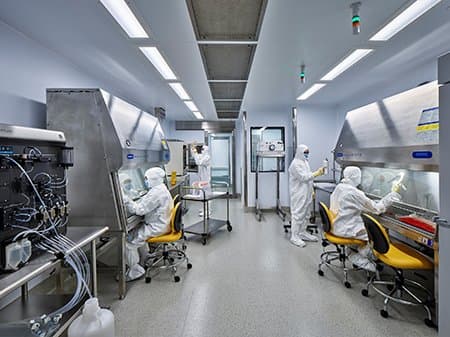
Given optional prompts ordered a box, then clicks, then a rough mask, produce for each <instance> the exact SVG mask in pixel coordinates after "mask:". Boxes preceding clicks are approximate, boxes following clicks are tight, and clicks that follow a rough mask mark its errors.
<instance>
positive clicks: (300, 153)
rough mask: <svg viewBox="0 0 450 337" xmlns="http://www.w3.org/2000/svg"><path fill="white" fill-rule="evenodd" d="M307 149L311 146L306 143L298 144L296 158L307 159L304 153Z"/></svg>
mask: <svg viewBox="0 0 450 337" xmlns="http://www.w3.org/2000/svg"><path fill="white" fill-rule="evenodd" d="M306 150H309V148H308V146H306V145H305V144H301V145H299V146H297V151H296V152H295V159H301V160H305V156H304V153H305V151H306Z"/></svg>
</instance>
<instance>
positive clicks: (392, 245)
mask: <svg viewBox="0 0 450 337" xmlns="http://www.w3.org/2000/svg"><path fill="white" fill-rule="evenodd" d="M363 220H364V224H365V226H366V229H367V233H368V235H369V242H370V244H371V246H372V250H373V253H374V255H375V257H376V258H377V259H378V261H379V262H381V263H383V264H384V265H386V266H389V267H391V268H392V269H393V270H394V271H395V276H394V277H393V278H392V279H390V280H388V281H384V280H381V279H377V278H376V276H373V277H372V278H371V279H370V281H369V282H368V283H367V287H366V289H363V290H362V292H361V293H362V295H363V296H365V297H368V296H369V287H371V288H373V290H375V291H376V292H377V293H378V294H380V295H381V296H383V297H384V298H385V300H384V306H383V309H382V310H380V314H381V316H382V317H384V318H388V317H389V313H388V311H387V310H388V304H389V302H390V301H393V302H396V303H400V304H405V305H412V306H423V307H424V309H425V311H426V313H427V317H426V318H425V320H424V322H425V324H426V325H427V326H429V327H434V326H435V325H434V323H433V321H432V318H431V311H430V307H429V305H430V304H431V303H432V302H433V300H432V298H433V295H432V294H431V292H430V291H429V290H428V289H427V288H425V287H424V286H423V285H422V284H420V283H418V282H416V281H413V280H408V279H406V278H405V277H404V275H403V271H404V270H432V269H433V268H434V265H433V263H432V262H431V261H430V260H429V259H428V258H427V257H425V256H424V255H422V254H420V253H419V252H417V251H416V250H414V249H413V248H411V247H409V246H407V245H405V244H403V243H399V242H391V240H390V238H389V235H388V233H387V232H386V230H385V228H384V227H383V226H382V225H381V224H380V223H379V222H378V221H377V220H376V219H375V218H373V217H372V216H370V215H367V214H363ZM380 286H383V287H385V288H386V289H384V288H383V289H381V287H380ZM412 288H414V289H418V290H420V291H421V293H423V294H425V295H426V299H421V298H419V296H418V295H417V294H416V293H414V292H413V291H412Z"/></svg>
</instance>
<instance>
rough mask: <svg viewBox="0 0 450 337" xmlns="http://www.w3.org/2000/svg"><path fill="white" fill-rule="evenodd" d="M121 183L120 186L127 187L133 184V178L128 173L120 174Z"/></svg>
mask: <svg viewBox="0 0 450 337" xmlns="http://www.w3.org/2000/svg"><path fill="white" fill-rule="evenodd" d="M119 181H120V184H122V185H125V184H127V183H131V178H130V176H129V175H128V174H126V173H119Z"/></svg>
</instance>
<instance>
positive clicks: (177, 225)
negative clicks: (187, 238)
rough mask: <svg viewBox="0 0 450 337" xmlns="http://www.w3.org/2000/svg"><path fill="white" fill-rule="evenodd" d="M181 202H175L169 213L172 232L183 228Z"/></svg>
mask: <svg viewBox="0 0 450 337" xmlns="http://www.w3.org/2000/svg"><path fill="white" fill-rule="evenodd" d="M182 213H183V212H182V207H181V202H177V203H176V205H175V207H174V208H173V209H172V212H171V214H170V228H171V230H172V233H178V232H181V231H182V229H183V214H182Z"/></svg>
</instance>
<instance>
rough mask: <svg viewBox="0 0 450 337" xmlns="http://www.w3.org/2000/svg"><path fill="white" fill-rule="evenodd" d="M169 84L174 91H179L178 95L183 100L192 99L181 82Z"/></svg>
mask: <svg viewBox="0 0 450 337" xmlns="http://www.w3.org/2000/svg"><path fill="white" fill-rule="evenodd" d="M169 85H170V86H171V87H172V89H173V91H175V92H176V93H177V95H178V97H180V98H181V99H182V100H183V101H186V100H189V99H191V98H190V97H189V95H188V93H187V92H186V90H184V88H183V86H182V85H181V83H169Z"/></svg>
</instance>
